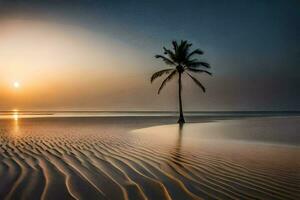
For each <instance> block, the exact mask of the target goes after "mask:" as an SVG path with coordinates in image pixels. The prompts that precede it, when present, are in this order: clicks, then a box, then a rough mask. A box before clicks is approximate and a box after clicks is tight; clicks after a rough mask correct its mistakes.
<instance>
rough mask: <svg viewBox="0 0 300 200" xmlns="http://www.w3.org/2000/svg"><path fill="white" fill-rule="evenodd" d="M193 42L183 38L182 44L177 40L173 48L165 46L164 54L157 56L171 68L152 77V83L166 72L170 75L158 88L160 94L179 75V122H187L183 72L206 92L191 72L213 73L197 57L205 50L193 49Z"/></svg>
mask: <svg viewBox="0 0 300 200" xmlns="http://www.w3.org/2000/svg"><path fill="white" fill-rule="evenodd" d="M191 46H192V44H191V43H189V42H188V41H186V40H185V41H183V40H181V42H180V44H178V42H177V41H172V50H170V49H167V48H165V47H163V50H164V55H156V56H155V58H159V59H162V60H163V61H164V63H165V64H167V65H169V66H170V68H167V69H163V70H161V71H158V72H155V73H154V74H153V75H152V77H151V83H152V82H153V81H154V80H155V79H157V78H158V77H160V76H162V75H164V74H166V75H168V76H167V77H166V78H165V79H164V80H163V82H162V84H161V86H160V87H159V89H158V94H160V92H161V90H162V89H163V88H164V86H165V85H166V84H167V82H169V81H170V80H172V79H173V78H174V77H175V76H177V75H178V97H179V113H180V116H179V120H178V123H179V124H183V123H185V120H184V116H183V111H182V99H181V91H182V83H181V77H182V75H183V73H185V74H187V75H188V76H189V77H190V78H191V79H192V80H193V81H194V82H195V83H196V84H197V85H198V86H199V87H200V88H201V89H202V91H203V92H205V87H204V86H203V85H202V84H201V83H200V81H198V80H197V79H196V78H195V77H194V76H192V75H191V74H190V73H189V72H192V73H206V74H208V75H212V74H211V72H209V71H207V70H206V69H208V68H210V65H209V64H208V63H207V62H204V61H200V60H198V59H197V58H195V56H196V55H202V54H203V51H201V50H200V49H195V50H193V51H191Z"/></svg>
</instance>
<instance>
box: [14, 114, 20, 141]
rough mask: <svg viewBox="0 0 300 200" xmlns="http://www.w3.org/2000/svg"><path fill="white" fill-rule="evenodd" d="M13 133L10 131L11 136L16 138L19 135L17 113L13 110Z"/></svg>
mask: <svg viewBox="0 0 300 200" xmlns="http://www.w3.org/2000/svg"><path fill="white" fill-rule="evenodd" d="M12 119H13V131H12V136H14V137H16V136H19V135H20V126H19V111H18V110H16V109H15V110H13V115H12Z"/></svg>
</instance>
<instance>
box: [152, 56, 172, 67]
mask: <svg viewBox="0 0 300 200" xmlns="http://www.w3.org/2000/svg"><path fill="white" fill-rule="evenodd" d="M155 58H161V59H162V60H163V61H164V62H165V63H166V64H167V65H175V63H174V62H173V61H172V60H171V59H169V58H167V57H165V56H162V55H155Z"/></svg>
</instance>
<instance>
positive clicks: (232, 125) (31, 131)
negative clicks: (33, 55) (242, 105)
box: [0, 116, 300, 200]
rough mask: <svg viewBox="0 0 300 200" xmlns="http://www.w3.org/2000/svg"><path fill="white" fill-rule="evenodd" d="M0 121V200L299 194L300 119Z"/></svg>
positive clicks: (285, 196)
mask: <svg viewBox="0 0 300 200" xmlns="http://www.w3.org/2000/svg"><path fill="white" fill-rule="evenodd" d="M187 121H189V122H190V123H186V124H184V125H183V126H179V125H178V124H176V123H175V122H176V117H172V116H160V117H159V116H109V117H105V116H104V117H103V116H102V117H99V116H93V117H72V116H68V117H34V118H30V117H29V118H19V117H13V118H11V119H0V152H1V153H0V180H1V181H0V199H113V200H117V199H153V200H158V199H178V200H183V199H222V200H223V199H272V200H273V199H284V200H288V199H294V200H296V199H300V196H299V194H300V160H299V157H300V134H299V131H300V117H297V116H276V117H270V116H268V117H243V118H241V117H230V118H226V117H216V116H212V117H203V116H202V117H197V116H190V117H188V118H187Z"/></svg>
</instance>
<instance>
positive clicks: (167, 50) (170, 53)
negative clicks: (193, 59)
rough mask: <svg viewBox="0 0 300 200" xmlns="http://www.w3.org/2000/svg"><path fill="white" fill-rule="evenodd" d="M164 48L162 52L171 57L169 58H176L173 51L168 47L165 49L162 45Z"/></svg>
mask: <svg viewBox="0 0 300 200" xmlns="http://www.w3.org/2000/svg"><path fill="white" fill-rule="evenodd" d="M163 49H164V54H165V55H168V57H169V58H170V59H171V60H174V61H175V60H176V59H175V58H176V56H175V53H174V52H173V51H171V50H170V49H167V48H166V47H163Z"/></svg>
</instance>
